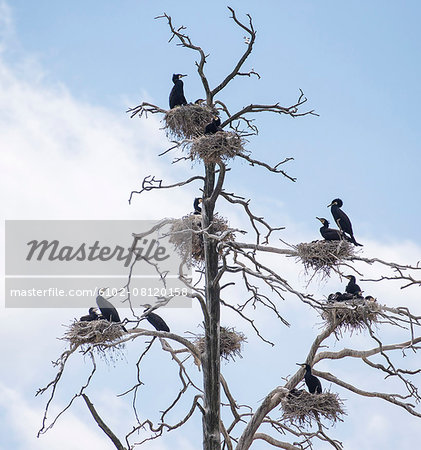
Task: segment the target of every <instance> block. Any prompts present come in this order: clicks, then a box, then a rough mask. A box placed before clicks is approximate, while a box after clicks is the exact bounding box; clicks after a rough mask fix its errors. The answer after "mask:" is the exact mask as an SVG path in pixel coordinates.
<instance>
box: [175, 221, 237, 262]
mask: <svg viewBox="0 0 421 450" xmlns="http://www.w3.org/2000/svg"><path fill="white" fill-rule="evenodd" d="M201 230H202V216H201V215H200V214H189V215H188V216H184V217H182V218H181V219H175V220H174V221H173V223H172V225H171V229H170V234H171V237H170V242H171V243H172V244H173V245H174V246H175V249H176V251H177V253H178V254H179V255H180V256H181V258H183V259H184V260H186V261H188V262H190V263H193V264H194V263H199V264H200V263H202V262H203V261H204V259H205V251H204V246H203V235H202V233H201ZM207 232H208V233H209V234H213V235H216V236H219V237H221V240H220V242H227V241H233V240H234V239H235V233H234V232H233V231H230V228H229V225H228V221H227V219H225V218H223V217H220V216H219V215H218V214H215V215H214V217H213V221H212V224H211V226H210V227H209V230H207ZM222 235H223V237H222ZM219 254H222V248H221V249H220V251H219Z"/></svg>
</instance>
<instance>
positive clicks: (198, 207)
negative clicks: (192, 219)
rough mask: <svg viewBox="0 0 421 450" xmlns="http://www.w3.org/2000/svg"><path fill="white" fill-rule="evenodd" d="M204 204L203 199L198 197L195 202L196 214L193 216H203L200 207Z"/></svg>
mask: <svg viewBox="0 0 421 450" xmlns="http://www.w3.org/2000/svg"><path fill="white" fill-rule="evenodd" d="M201 203H202V199H201V198H200V197H196V198H195V199H194V202H193V208H194V213H193V214H202V208H201V207H200V206H199V205H200V204H201Z"/></svg>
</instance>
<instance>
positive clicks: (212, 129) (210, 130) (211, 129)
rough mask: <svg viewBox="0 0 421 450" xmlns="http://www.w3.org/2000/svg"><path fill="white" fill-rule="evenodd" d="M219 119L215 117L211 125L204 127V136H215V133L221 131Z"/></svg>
mask: <svg viewBox="0 0 421 450" xmlns="http://www.w3.org/2000/svg"><path fill="white" fill-rule="evenodd" d="M221 130H222V128H221V119H220V118H219V117H217V116H215V117H214V118H213V119H212V122H211V123H208V124H207V125H206V127H205V134H215V133H216V132H217V131H221Z"/></svg>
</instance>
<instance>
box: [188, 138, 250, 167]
mask: <svg viewBox="0 0 421 450" xmlns="http://www.w3.org/2000/svg"><path fill="white" fill-rule="evenodd" d="M244 144H245V140H244V139H243V138H242V137H241V136H239V135H238V134H237V133H235V132H233V131H218V132H217V133H215V134H205V135H203V136H200V137H198V138H197V139H194V140H193V142H192V143H191V146H190V157H191V159H196V160H197V159H201V160H203V161H204V162H205V163H207V164H208V163H218V162H220V161H226V160H227V159H230V158H234V157H235V156H237V155H242V154H244V153H245V150H244Z"/></svg>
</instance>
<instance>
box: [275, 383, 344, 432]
mask: <svg viewBox="0 0 421 450" xmlns="http://www.w3.org/2000/svg"><path fill="white" fill-rule="evenodd" d="M281 404H282V409H283V410H284V414H283V418H284V419H286V420H289V421H290V422H291V423H295V424H297V425H299V426H305V425H307V426H311V425H312V422H313V421H316V422H317V421H318V420H319V418H320V417H323V418H325V419H327V420H329V421H330V422H332V424H333V423H335V422H337V421H338V420H339V421H342V419H341V418H340V416H341V415H344V414H345V411H344V409H343V401H342V400H341V399H340V398H339V395H338V394H335V393H333V392H325V393H322V394H310V393H309V392H307V391H304V390H301V391H300V390H296V389H294V390H293V391H292V392H291V393H289V394H288V395H287V396H286V397H285V398H283V399H282V400H281Z"/></svg>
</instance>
